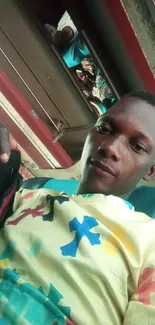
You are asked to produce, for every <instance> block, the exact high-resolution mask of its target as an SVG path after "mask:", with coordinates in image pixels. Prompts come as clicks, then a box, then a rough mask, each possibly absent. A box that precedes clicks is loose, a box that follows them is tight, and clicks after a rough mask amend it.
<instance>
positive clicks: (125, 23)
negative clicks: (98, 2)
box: [102, 0, 155, 92]
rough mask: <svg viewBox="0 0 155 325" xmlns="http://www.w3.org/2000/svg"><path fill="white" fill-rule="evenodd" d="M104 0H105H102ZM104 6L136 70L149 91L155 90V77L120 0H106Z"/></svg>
mask: <svg viewBox="0 0 155 325" xmlns="http://www.w3.org/2000/svg"><path fill="white" fill-rule="evenodd" d="M102 1H103V0H102ZM103 5H104V7H106V8H107V10H108V11H109V13H110V16H111V18H112V20H113V22H114V24H115V26H116V29H117V31H118V33H119V35H120V38H121V39H122V41H123V43H124V46H125V48H126V51H127V53H128V55H129V57H130V58H131V60H132V62H133V63H134V65H135V68H136V71H137V73H138V75H139V77H140V79H141V80H142V82H143V85H144V87H145V89H146V90H147V91H151V92H155V78H154V75H153V72H152V70H151V68H150V66H149V64H148V62H147V59H146V57H145V54H144V52H143V50H142V48H141V45H140V43H139V41H138V39H137V36H136V34H135V32H134V29H133V27H132V25H131V23H130V21H129V18H128V16H127V13H126V11H125V9H124V7H123V4H122V2H121V1H120V0H117V1H116V0H104V1H103Z"/></svg>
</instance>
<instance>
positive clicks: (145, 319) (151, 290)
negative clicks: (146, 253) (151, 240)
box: [123, 253, 155, 325]
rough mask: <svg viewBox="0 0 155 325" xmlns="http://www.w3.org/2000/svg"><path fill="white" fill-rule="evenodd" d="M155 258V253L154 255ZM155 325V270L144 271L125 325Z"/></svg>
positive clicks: (125, 319)
mask: <svg viewBox="0 0 155 325" xmlns="http://www.w3.org/2000/svg"><path fill="white" fill-rule="evenodd" d="M154 258H155V253H154ZM154 324H155V268H154V267H146V268H144V269H143V271H142V273H141V275H140V278H139V282H138V287H137V290H136V292H135V293H134V294H133V296H132V297H131V300H130V302H129V304H128V308H127V311H126V314H125V318H124V323H123V325H154Z"/></svg>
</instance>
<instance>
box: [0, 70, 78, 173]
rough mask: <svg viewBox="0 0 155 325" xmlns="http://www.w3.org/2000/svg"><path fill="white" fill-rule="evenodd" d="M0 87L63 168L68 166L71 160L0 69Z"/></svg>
mask: <svg viewBox="0 0 155 325" xmlns="http://www.w3.org/2000/svg"><path fill="white" fill-rule="evenodd" d="M0 89H1V92H2V93H3V95H4V96H5V97H6V99H7V100H8V101H9V102H10V103H11V104H12V106H13V107H14V108H15V110H16V111H17V112H18V113H19V114H20V116H21V117H22V118H23V120H24V121H25V122H26V123H27V124H28V125H29V127H30V128H31V129H32V130H33V132H34V133H35V134H36V136H37V137H38V138H39V139H40V140H41V141H42V143H43V144H44V145H45V147H46V148H47V149H48V150H49V152H50V153H51V154H52V155H53V157H54V158H55V159H56V160H57V161H58V162H59V164H60V165H61V166H62V167H63V168H67V167H70V166H71V165H72V160H71V158H70V157H69V156H68V154H67V153H66V151H65V150H64V149H63V148H62V146H61V145H60V144H59V143H58V142H57V143H53V136H52V134H51V133H50V131H49V130H48V129H47V128H46V126H45V125H44V124H43V122H42V121H41V120H40V119H36V118H35V117H34V115H33V114H32V113H31V111H32V108H31V106H30V105H29V104H28V103H27V101H26V100H25V98H24V97H23V96H22V95H21V93H20V92H19V91H18V90H17V88H16V87H15V86H14V85H13V83H12V82H11V81H10V79H9V78H8V77H7V75H6V74H5V73H4V71H3V70H1V69H0Z"/></svg>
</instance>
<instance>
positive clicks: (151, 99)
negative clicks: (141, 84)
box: [124, 91, 155, 106]
mask: <svg viewBox="0 0 155 325" xmlns="http://www.w3.org/2000/svg"><path fill="white" fill-rule="evenodd" d="M124 97H135V98H138V99H141V100H143V101H145V102H147V103H148V104H150V105H152V106H155V94H153V93H150V92H147V91H134V92H131V93H129V94H127V95H125V96H124Z"/></svg>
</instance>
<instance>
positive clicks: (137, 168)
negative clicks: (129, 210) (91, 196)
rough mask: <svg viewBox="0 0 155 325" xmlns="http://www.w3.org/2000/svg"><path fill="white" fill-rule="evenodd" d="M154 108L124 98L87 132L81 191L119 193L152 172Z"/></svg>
mask: <svg viewBox="0 0 155 325" xmlns="http://www.w3.org/2000/svg"><path fill="white" fill-rule="evenodd" d="M154 125H155V107H152V106H151V105H150V104H148V103H147V102H145V101H142V100H139V99H137V98H134V97H133V98H131V97H124V98H122V99H121V100H120V101H118V102H117V103H116V104H115V105H114V106H113V107H112V108H111V109H110V110H109V111H108V112H107V113H106V114H104V115H102V116H101V117H100V118H99V120H98V121H97V123H96V125H95V126H94V127H93V129H92V130H91V132H90V133H89V134H88V136H87V139H86V142H85V146H84V150H83V154H82V177H81V186H82V188H83V192H85V193H104V194H113V195H123V194H126V193H128V192H130V191H131V190H133V188H134V187H135V186H136V185H137V183H138V182H139V181H140V179H141V178H142V177H144V175H145V174H147V177H148V178H149V177H150V178H151V177H152V176H153V175H154V166H153V167H151V166H152V165H153V164H154V161H155V126H154Z"/></svg>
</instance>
